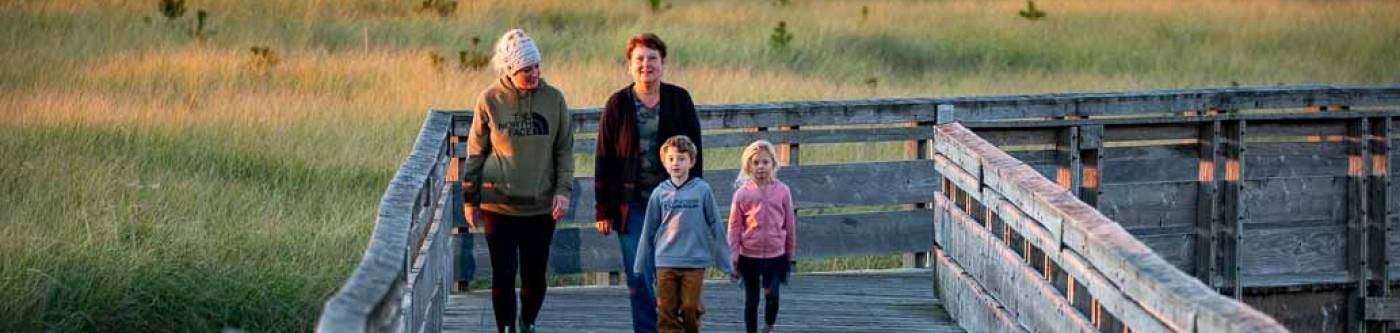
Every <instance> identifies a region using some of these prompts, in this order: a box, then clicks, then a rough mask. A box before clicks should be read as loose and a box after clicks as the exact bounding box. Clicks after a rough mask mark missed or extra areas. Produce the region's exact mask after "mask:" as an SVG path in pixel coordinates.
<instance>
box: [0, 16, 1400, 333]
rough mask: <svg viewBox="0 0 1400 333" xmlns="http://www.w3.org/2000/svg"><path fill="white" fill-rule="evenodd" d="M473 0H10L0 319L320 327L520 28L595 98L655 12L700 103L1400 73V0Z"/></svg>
mask: <svg viewBox="0 0 1400 333" xmlns="http://www.w3.org/2000/svg"><path fill="white" fill-rule="evenodd" d="M461 1H462V4H461V5H459V7H458V8H457V9H456V10H455V12H453V13H451V14H450V15H449V16H446V17H440V16H438V15H437V14H434V13H431V12H420V11H417V10H415V8H416V7H417V6H418V3H419V2H421V1H416V0H415V1H386V0H347V1H289V0H256V1H200V0H188V1H187V3H186V7H188V8H187V10H186V11H185V13H184V14H183V15H182V16H180V17H178V18H175V19H167V18H166V17H164V16H162V14H161V12H160V11H158V9H157V8H158V3H159V2H160V1H159V0H141V1H124V0H86V1H78V0H53V1H4V2H0V253H4V255H3V256H0V295H2V296H0V299H3V300H4V301H0V332H11V331H26V332H27V331H60V332H63V331H104V332H124V331H132V332H147V331H201V332H207V331H213V330H218V329H221V328H224V327H237V328H243V329H248V330H251V331H306V330H309V329H310V328H311V325H312V324H313V323H314V322H315V319H316V316H317V314H318V313H319V312H320V307H321V304H322V302H324V300H325V299H326V297H328V296H329V295H330V294H331V293H333V292H334V291H335V288H337V287H338V286H339V285H340V283H341V282H342V281H343V279H344V278H345V277H346V276H347V275H348V274H349V272H350V271H351V270H352V269H353V267H354V265H355V264H356V263H357V262H358V261H359V257H360V255H361V254H362V252H363V250H364V248H365V246H366V245H367V240H368V237H369V233H370V230H371V227H372V224H373V223H374V217H375V214H376V209H377V207H376V206H377V203H378V200H379V196H380V194H381V193H382V191H383V189H384V187H385V185H386V184H387V183H388V180H389V178H390V177H391V175H392V174H393V172H394V170H395V168H396V167H397V166H398V164H399V163H400V162H401V161H402V160H403V158H404V157H405V156H406V154H407V151H408V149H409V145H410V144H411V143H412V140H413V138H414V136H415V134H416V133H415V132H416V131H417V129H418V128H419V126H420V124H421V122H422V119H423V115H424V112H425V111H426V110H427V109H429V108H468V107H470V106H471V105H473V104H474V101H473V98H474V97H475V95H476V93H477V92H479V91H480V89H482V88H483V87H485V86H486V84H488V83H489V82H491V81H492V80H494V79H495V77H494V75H493V74H492V73H491V72H490V71H489V70H485V69H471V68H465V69H463V68H458V67H459V66H458V61H457V54H458V52H460V51H464V50H465V51H470V52H475V53H472V54H479V53H481V52H483V51H485V50H487V49H488V48H489V45H490V44H491V43H493V42H494V39H495V37H496V36H498V35H499V34H500V33H502V32H503V31H505V30H506V29H507V28H508V27H524V28H525V29H526V31H528V32H529V33H531V35H532V36H533V37H534V38H535V40H536V41H537V42H539V43H540V46H541V48H542V51H543V55H544V59H545V61H544V66H543V69H544V76H545V78H546V80H548V81H549V82H550V83H551V84H553V85H555V86H557V87H559V88H560V89H561V90H562V91H563V92H564V93H565V95H566V96H567V97H568V98H569V102H570V105H573V106H577V107H585V106H598V105H600V104H601V103H602V101H603V100H604V99H605V98H606V97H607V95H608V93H610V92H611V91H613V90H615V89H617V88H619V87H621V86H623V85H625V84H626V83H628V77H627V76H626V74H625V69H624V63H623V57H622V52H623V51H622V50H621V48H622V44H623V42H624V41H625V39H626V38H627V37H628V36H630V35H632V34H635V33H637V32H640V31H654V32H657V33H658V34H660V35H661V36H662V37H663V38H665V39H666V40H667V41H668V42H669V43H670V44H671V46H672V50H671V58H670V59H669V64H670V67H669V68H668V70H669V73H668V76H667V80H668V81H670V82H674V83H677V84H680V85H682V86H685V87H687V88H688V89H690V91H691V92H692V94H693V95H694V96H695V98H696V100H697V102H698V103H704V104H710V103H738V102H763V101H779V100H808V99H853V98H872V97H901V96H958V95H994V94H1025V93H1040V92H1074V91H1107V90H1134V89H1154V88H1182V87H1218V86H1230V85H1232V84H1239V85H1274V84H1280V83H1282V84H1292V83H1396V82H1400V63H1398V62H1397V61H1396V60H1395V59H1396V58H1397V56H1400V20H1396V19H1395V18H1396V17H1400V3H1397V2H1395V1H1383V0H1375V1H1344V2H1323V1H1292V0H1260V1H1207V0H1180V1H1177V0H1167V1H1155V2H1143V1H1132V0H1108V1H1088V0H1067V1H1042V2H1037V7H1039V8H1041V9H1043V10H1045V11H1046V12H1047V13H1048V16H1047V17H1046V18H1044V19H1041V20H1038V21H1030V20H1026V19H1023V18H1021V17H1019V16H1017V14H1016V13H1017V11H1018V10H1021V9H1024V8H1025V6H1026V4H1025V3H1024V2H1021V1H976V0H944V1H913V0H880V1H816V0H813V1H803V0H793V1H791V4H790V5H780V4H778V2H777V1H747V0H722V1H679V0H671V1H668V2H666V3H668V4H669V6H670V8H669V9H665V10H662V11H659V12H654V11H651V10H650V9H648V6H647V2H645V1H557V0H556V1H528V2H526V1H521V2H508V1H466V0H461ZM862 8H864V10H863V9H862ZM199 10H203V11H205V12H206V13H207V15H208V19H207V20H206V24H205V29H204V30H203V31H202V32H201V33H198V34H196V33H194V32H193V31H194V28H193V27H194V26H195V25H196V22H195V21H196V19H195V18H194V17H195V16H197V15H196V12H197V11H199ZM863 12H864V14H863ZM780 21H783V22H786V30H787V31H788V32H789V33H790V34H791V35H792V40H791V42H790V43H789V44H788V45H786V47H783V48H776V47H774V46H772V45H771V44H770V38H771V36H772V35H773V34H774V29H775V27H776V26H777V25H778V22H780ZM473 38H479V40H480V45H479V46H476V47H475V48H473V44H472V39H473ZM253 47H267V48H270V49H271V50H273V54H274V55H275V56H274V57H258V56H255V55H254V53H253V52H251V51H250V49H251V48H253ZM274 58H275V59H274ZM435 58H438V59H441V60H440V61H437V62H435V61H434V60H433V59H435ZM882 147H883V146H882ZM814 149H817V148H816V147H806V146H804V149H803V151H804V153H805V154H814V153H815V152H814V151H813V150H814ZM829 149H830V151H829V153H824V154H821V155H820V156H823V157H824V158H827V159H828V160H830V161H840V160H842V159H846V160H877V159H894V158H898V157H899V154H901V151H900V150H899V148H898V147H897V146H893V145H891V146H890V147H883V148H881V149H877V150H868V149H857V148H854V147H852V146H850V145H845V146H842V145H833V146H831V147H829ZM731 154H732V153H731ZM716 156H719V155H716ZM582 160H585V161H586V160H587V159H586V158H584V159H582ZM708 160H709V161H710V162H709V163H710V164H711V165H708V166H707V167H711V168H733V167H734V166H733V165H732V164H733V163H734V162H733V161H732V160H733V158H712V159H708ZM804 161H806V162H816V160H811V159H807V158H804ZM823 161H827V160H823ZM585 164H586V163H585ZM579 167H580V169H581V170H580V172H581V174H588V173H591V171H590V170H589V169H590V167H591V165H579ZM891 264H892V263H891V262H890V260H888V258H885V259H869V258H865V259H855V260H851V261H848V262H837V263H832V262H830V261H822V262H816V263H809V264H806V266H804V269H819V268H823V267H828V268H832V267H834V268H843V267H853V266H854V267H861V266H887V265H891Z"/></svg>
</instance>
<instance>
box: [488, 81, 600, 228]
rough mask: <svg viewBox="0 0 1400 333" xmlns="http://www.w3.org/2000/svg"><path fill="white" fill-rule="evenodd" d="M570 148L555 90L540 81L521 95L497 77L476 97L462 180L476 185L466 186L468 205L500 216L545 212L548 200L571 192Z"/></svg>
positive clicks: (568, 125)
mask: <svg viewBox="0 0 1400 333" xmlns="http://www.w3.org/2000/svg"><path fill="white" fill-rule="evenodd" d="M573 145H574V129H573V118H572V117H571V116H570V114H569V108H568V106H566V105H565V104H564V95H563V94H561V93H559V90H557V89H554V87H552V86H550V85H549V84H546V83H545V82H544V79H540V84H539V86H538V87H536V88H535V89H533V90H530V91H521V90H517V89H516V88H515V86H514V85H512V84H511V83H510V81H509V79H506V78H502V79H501V80H499V81H497V82H496V83H495V84H492V85H491V86H490V87H488V88H486V90H485V91H482V92H481V96H480V97H477V99H476V110H475V113H474V116H473V117H472V127H471V134H469V136H468V138H467V154H468V157H467V164H466V166H465V168H463V171H462V172H463V174H462V180H463V181H465V182H467V183H470V184H480V186H479V187H478V186H473V185H468V186H467V200H468V202H480V204H481V209H485V210H487V211H491V212H494V213H498V214H503V215H512V216H531V215H546V214H549V212H550V209H551V208H552V205H553V202H554V201H553V196H554V195H563V196H569V194H570V192H571V191H572V190H573V184H574V183H573V178H574V156H573ZM478 177H480V178H478ZM478 179H479V180H480V182H477V180H478ZM475 200H480V201H475Z"/></svg>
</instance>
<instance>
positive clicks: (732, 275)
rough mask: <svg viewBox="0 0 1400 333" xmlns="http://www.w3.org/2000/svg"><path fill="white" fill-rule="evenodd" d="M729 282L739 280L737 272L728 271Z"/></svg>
mask: <svg viewBox="0 0 1400 333" xmlns="http://www.w3.org/2000/svg"><path fill="white" fill-rule="evenodd" d="M729 282H731V283H732V282H739V273H729Z"/></svg>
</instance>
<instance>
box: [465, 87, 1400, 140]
mask: <svg viewBox="0 0 1400 333" xmlns="http://www.w3.org/2000/svg"><path fill="white" fill-rule="evenodd" d="M939 105H948V106H951V107H952V109H951V110H952V111H953V112H945V114H944V115H943V116H941V117H940V116H939V115H938V106H939ZM1324 105H1349V106H1372V105H1400V84H1374V85H1355V84H1346V85H1319V84H1309V85H1285V86H1261V87H1231V88H1199V89H1161V90H1137V91H1121V92H1095V93H1052V94H1031V95H1005V96H966V97H924V98H883V99H859V100H828V101H792V102H774V103H749V104H706V105H698V106H696V109H697V111H698V112H699V116H700V123H701V126H702V127H705V128H746V127H778V126H821V125H838V124H870V123H887V122H911V121H913V122H920V121H928V122H933V121H941V122H952V121H999V120H1014V119H1049V118H1060V117H1070V118H1073V117H1086V116H1105V115H1115V116H1123V115H1134V114H1146V113H1173V112H1185V111H1193V110H1207V109H1222V110H1238V109H1271V108H1294V107H1307V106H1324ZM444 111H455V112H467V111H470V110H461V109H458V110H444ZM572 112H573V113H574V117H575V120H574V124H575V127H576V128H577V129H579V130H581V131H596V130H597V128H598V118H599V117H600V116H601V114H602V109H600V108H596V107H592V108H574V109H573V110H572ZM940 118H946V119H940Z"/></svg>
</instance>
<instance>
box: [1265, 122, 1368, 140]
mask: <svg viewBox="0 0 1400 333" xmlns="http://www.w3.org/2000/svg"><path fill="white" fill-rule="evenodd" d="M1251 127H1252V128H1250V130H1249V132H1250V133H1251V134H1250V137H1252V138H1253V139H1255V140H1259V141H1271V140H1282V139H1288V140H1297V139H1298V138H1299V137H1304V138H1307V137H1311V138H1308V140H1310V141H1318V142H1320V141H1326V140H1329V139H1331V140H1339V139H1340V136H1342V135H1344V134H1346V131H1347V128H1346V122H1345V121H1344V120H1308V121H1306V122H1301V121H1284V122H1265V121H1255V123H1254V124H1251Z"/></svg>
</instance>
